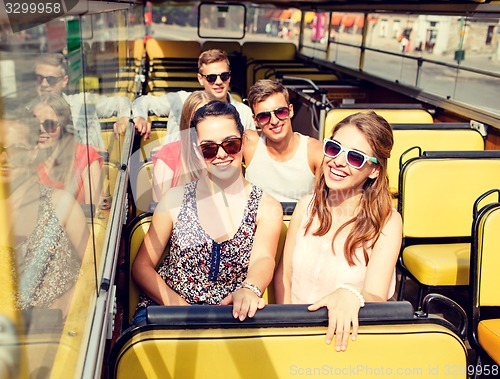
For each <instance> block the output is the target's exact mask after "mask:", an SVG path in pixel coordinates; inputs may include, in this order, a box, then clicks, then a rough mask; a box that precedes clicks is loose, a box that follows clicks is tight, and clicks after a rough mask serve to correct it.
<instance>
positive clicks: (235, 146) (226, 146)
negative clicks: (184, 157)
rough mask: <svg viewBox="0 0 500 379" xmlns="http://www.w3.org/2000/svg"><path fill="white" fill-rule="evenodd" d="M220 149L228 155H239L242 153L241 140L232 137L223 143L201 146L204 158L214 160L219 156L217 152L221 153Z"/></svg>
mask: <svg viewBox="0 0 500 379" xmlns="http://www.w3.org/2000/svg"><path fill="white" fill-rule="evenodd" d="M219 147H222V149H223V150H224V151H225V152H226V153H227V154H237V153H239V152H240V151H241V138H237V137H230V138H226V139H225V140H224V141H222V142H221V143H216V142H205V143H202V144H201V145H200V150H201V153H202V154H203V158H205V159H212V158H215V157H216V156H217V152H218V151H219Z"/></svg>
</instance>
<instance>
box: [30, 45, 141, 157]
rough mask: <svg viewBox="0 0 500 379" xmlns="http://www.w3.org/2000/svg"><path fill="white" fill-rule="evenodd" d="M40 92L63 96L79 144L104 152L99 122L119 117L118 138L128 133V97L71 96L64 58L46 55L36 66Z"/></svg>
mask: <svg viewBox="0 0 500 379" xmlns="http://www.w3.org/2000/svg"><path fill="white" fill-rule="evenodd" d="M35 78H36V90H37V93H38V95H43V94H45V93H48V92H54V93H57V94H60V95H62V96H63V97H64V99H65V100H66V101H67V102H68V104H69V105H70V107H71V115H72V118H73V123H74V125H75V129H76V132H77V135H76V140H77V142H79V143H82V144H86V143H87V138H88V144H89V145H91V146H93V147H94V148H96V149H97V150H104V149H105V145H104V141H103V139H102V135H101V125H100V123H99V118H108V117H112V116H117V118H118V121H117V122H116V123H115V125H114V130H115V134H119V133H121V132H123V131H124V130H125V128H126V127H127V125H128V124H129V120H130V110H131V102H130V99H129V98H128V97H125V96H102V95H98V94H93V93H77V94H74V95H67V94H65V93H64V92H63V91H64V89H65V88H66V86H67V85H68V81H69V78H68V64H67V61H66V58H65V57H64V55H62V54H43V55H41V56H40V57H39V58H38V59H37V61H36V64H35Z"/></svg>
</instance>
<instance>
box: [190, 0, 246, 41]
mask: <svg viewBox="0 0 500 379" xmlns="http://www.w3.org/2000/svg"><path fill="white" fill-rule="evenodd" d="M245 10H246V9H245V6H244V5H242V4H231V5H227V4H224V5H217V4H201V5H200V18H199V21H200V24H199V33H200V37H204V38H243V37H244V35H245V27H244V26H245Z"/></svg>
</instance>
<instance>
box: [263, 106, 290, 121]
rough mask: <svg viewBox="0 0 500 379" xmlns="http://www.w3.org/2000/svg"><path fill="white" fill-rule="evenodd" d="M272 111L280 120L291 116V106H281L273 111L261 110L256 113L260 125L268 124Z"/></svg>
mask: <svg viewBox="0 0 500 379" xmlns="http://www.w3.org/2000/svg"><path fill="white" fill-rule="evenodd" d="M272 113H274V115H275V116H276V118H277V119H278V120H281V121H284V120H286V119H287V118H288V116H290V108H288V107H279V108H276V109H275V110H273V111H265V112H260V113H257V114H256V115H255V120H256V121H257V123H258V124H259V125H260V126H266V125H267V124H269V123H270V122H271V116H272Z"/></svg>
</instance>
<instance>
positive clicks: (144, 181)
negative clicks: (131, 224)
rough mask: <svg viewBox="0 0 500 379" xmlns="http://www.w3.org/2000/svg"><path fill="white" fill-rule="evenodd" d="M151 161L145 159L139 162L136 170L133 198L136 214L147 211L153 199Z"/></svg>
mask: <svg viewBox="0 0 500 379" xmlns="http://www.w3.org/2000/svg"><path fill="white" fill-rule="evenodd" d="M153 171H154V166H153V162H151V161H146V162H144V163H142V164H141V167H139V170H138V171H137V177H136V179H135V183H132V185H133V186H134V189H135V191H134V200H135V208H136V216H138V215H140V214H142V213H145V212H148V211H149V206H150V204H151V202H152V201H153Z"/></svg>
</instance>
